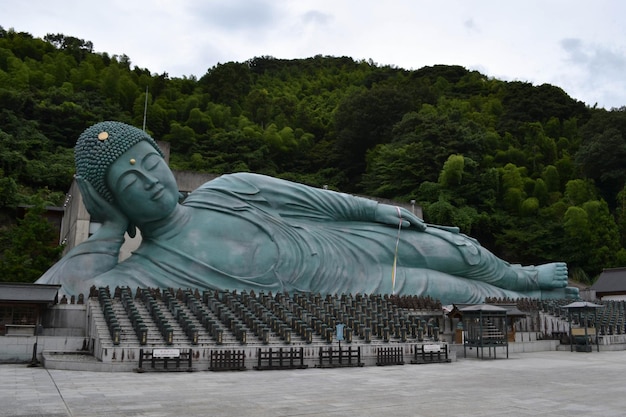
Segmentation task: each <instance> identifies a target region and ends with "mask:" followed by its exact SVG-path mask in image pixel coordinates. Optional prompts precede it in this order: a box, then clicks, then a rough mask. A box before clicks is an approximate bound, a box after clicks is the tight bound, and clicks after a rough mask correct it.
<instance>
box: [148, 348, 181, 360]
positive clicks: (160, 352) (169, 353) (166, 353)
mask: <svg viewBox="0 0 626 417" xmlns="http://www.w3.org/2000/svg"><path fill="white" fill-rule="evenodd" d="M179 356H180V349H152V357H153V358H178V357H179Z"/></svg>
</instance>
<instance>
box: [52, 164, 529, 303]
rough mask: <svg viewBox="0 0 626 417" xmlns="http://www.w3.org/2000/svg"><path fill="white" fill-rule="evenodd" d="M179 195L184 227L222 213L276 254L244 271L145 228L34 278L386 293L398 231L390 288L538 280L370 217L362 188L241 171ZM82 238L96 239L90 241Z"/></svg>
mask: <svg viewBox="0 0 626 417" xmlns="http://www.w3.org/2000/svg"><path fill="white" fill-rule="evenodd" d="M182 204H183V205H184V206H187V207H190V208H193V210H192V213H193V216H192V218H191V220H190V222H189V223H188V224H187V225H186V226H183V227H188V228H190V230H193V224H194V222H195V221H196V220H195V219H196V217H198V216H201V218H200V219H199V221H200V222H210V221H211V217H212V213H221V216H220V219H221V221H224V219H227V221H228V222H229V223H232V227H233V229H235V228H237V225H239V224H242V223H241V222H247V223H248V224H249V223H251V224H253V225H255V226H256V228H258V230H259V233H261V235H264V236H265V238H266V240H267V244H268V245H275V247H276V249H277V251H276V255H275V259H272V260H270V262H265V263H263V265H270V266H269V267H263V268H261V269H260V270H254V266H253V265H252V270H251V272H250V273H247V274H245V275H242V274H238V273H236V272H233V270H236V268H232V270H229V269H230V268H228V265H226V266H224V265H221V267H217V266H216V265H213V264H211V262H210V261H208V260H207V259H206V258H203V257H202V256H198V254H195V253H190V252H187V251H184V250H180V249H179V248H177V247H175V246H174V245H172V244H171V242H170V241H168V240H167V239H151V238H150V237H147V238H144V239H143V241H142V244H141V245H140V247H139V248H138V249H137V250H136V251H135V252H133V254H132V256H131V257H130V258H128V259H127V260H125V261H123V262H121V263H119V264H117V265H116V266H115V267H114V268H113V269H112V270H110V271H108V272H106V273H105V274H103V275H99V276H95V277H85V279H84V280H81V281H77V280H71V279H68V280H67V284H64V283H63V282H62V281H63V280H62V278H61V277H62V276H63V274H64V273H66V275H67V272H68V269H66V268H72V263H73V262H72V261H71V259H68V260H66V258H64V259H63V260H61V261H60V262H59V265H57V266H55V267H53V270H55V269H56V271H53V270H51V271H49V273H48V274H47V277H46V275H44V277H42V279H40V282H42V283H62V284H63V285H64V287H68V288H65V291H66V292H68V290H69V291H75V292H76V291H78V292H86V291H87V290H88V289H89V287H91V285H96V286H102V285H109V286H113V287H114V286H117V285H119V286H129V287H131V288H135V287H138V286H139V287H161V288H163V287H173V288H213V289H229V290H254V291H257V292H258V291H273V292H276V291H288V292H295V291H306V292H309V291H310V292H319V293H348V292H350V293H367V294H371V293H391V292H392V266H393V260H394V255H396V241H397V239H398V236H399V241H398V252H397V255H398V264H397V271H396V283H395V288H394V289H395V292H396V293H397V294H410V295H424V296H426V295H429V296H432V297H434V298H437V299H440V300H441V301H442V302H444V303H446V302H457V303H458V302H482V301H483V300H484V298H485V297H487V296H489V297H507V296H508V297H518V296H520V292H523V293H524V295H528V294H529V293H530V292H532V291H534V290H536V289H537V283H536V276H535V275H536V274H534V275H533V273H532V269H525V268H522V267H519V268H518V266H511V265H509V264H508V263H507V262H505V261H503V260H501V259H499V258H497V257H495V256H494V255H493V254H491V252H489V251H487V250H485V249H484V248H482V247H481V246H480V244H479V243H478V242H476V241H475V240H474V239H471V238H469V237H467V236H465V235H463V234H460V233H455V232H453V231H449V230H446V228H440V227H438V226H429V227H427V228H426V230H425V231H418V230H417V229H415V228H402V229H401V230H400V232H398V225H395V226H394V225H386V224H381V223H376V222H375V215H376V209H377V206H378V203H377V202H375V201H373V200H369V199H365V198H361V197H355V196H351V195H347V194H342V193H337V192H333V191H328V190H322V189H317V188H312V187H307V186H304V185H301V184H297V183H292V182H289V181H284V180H279V179H275V178H272V177H266V176H263V175H257V174H248V173H239V174H231V175H224V176H221V177H219V178H217V179H215V180H212V181H209V182H207V183H205V184H204V185H202V186H201V187H199V188H198V189H197V190H195V191H194V192H193V193H191V194H190V195H189V196H188V197H187V199H186V200H185V201H184V202H183V203H182ZM398 222H400V218H398ZM183 233H185V231H183ZM205 239H206V245H207V247H209V248H210V247H211V245H219V244H220V242H219V241H216V240H215V238H214V237H212V236H206V237H205ZM85 244H87V245H88V246H87V247H94V248H95V247H96V246H95V245H96V242H89V241H87V242H85V243H84V244H83V245H85ZM79 252H80V255H75V256H89V253H90V250H89V249H83V250H82V251H79ZM91 252H97V251H96V250H93V251H91ZM100 252H106V251H105V250H102V249H101V250H100ZM94 256H96V255H94ZM248 261H249V260H248V259H241V260H239V261H238V262H244V263H245V262H248ZM64 262H65V264H66V265H65V266H64V265H63V263H64ZM64 271H65V272H64ZM529 272H530V273H529ZM69 275H71V274H69ZM72 287H73V288H72Z"/></svg>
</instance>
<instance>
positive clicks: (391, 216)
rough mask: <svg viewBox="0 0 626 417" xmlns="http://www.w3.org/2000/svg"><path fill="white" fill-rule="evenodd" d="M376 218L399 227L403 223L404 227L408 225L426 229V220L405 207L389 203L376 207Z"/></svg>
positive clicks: (378, 220) (377, 220)
mask: <svg viewBox="0 0 626 417" xmlns="http://www.w3.org/2000/svg"><path fill="white" fill-rule="evenodd" d="M374 220H375V221H376V222H377V223H383V224H388V225H389V226H395V227H398V226H399V225H400V223H402V228H404V229H406V228H408V227H411V228H414V229H417V230H419V231H424V230H426V224H425V223H424V220H422V219H420V218H419V217H417V216H416V215H415V214H413V213H411V212H410V211H408V210H407V209H405V208H402V207H398V206H390V205H388V204H379V205H378V206H377V207H376V213H375V215H374Z"/></svg>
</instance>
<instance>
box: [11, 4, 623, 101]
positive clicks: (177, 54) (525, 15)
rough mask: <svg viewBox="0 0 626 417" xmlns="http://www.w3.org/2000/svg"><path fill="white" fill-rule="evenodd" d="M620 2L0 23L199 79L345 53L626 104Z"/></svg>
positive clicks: (49, 17) (139, 11) (112, 8)
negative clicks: (265, 59)
mask: <svg viewBox="0 0 626 417" xmlns="http://www.w3.org/2000/svg"><path fill="white" fill-rule="evenodd" d="M625 18H626V2H625V1H622V0H593V1H591V0H589V1H582V0H437V1H435V0H428V1H427V0H387V1H381V0H377V1H374V0H151V1H148V0H108V1H102V0H99V1H92V0H0V26H2V27H3V28H4V29H5V30H7V29H10V28H13V29H15V30H16V31H18V32H28V33H30V34H32V35H33V36H35V37H40V38H43V37H44V36H45V35H46V34H47V33H62V34H64V35H66V36H74V37H77V38H81V39H84V40H86V41H91V42H93V45H94V51H95V52H107V53H108V54H110V55H122V54H126V55H127V56H128V57H130V60H131V64H132V65H133V66H135V65H136V66H139V67H141V68H147V69H149V70H150V71H151V72H152V73H158V74H162V73H163V72H167V73H168V74H169V75H170V77H182V76H191V75H193V76H196V77H198V78H200V77H202V76H203V75H204V74H205V73H206V71H207V70H208V69H209V68H211V67H213V66H215V65H217V64H218V63H225V62H230V61H235V62H243V61H246V60H248V59H250V58H254V57H257V56H266V55H268V56H273V57H276V58H285V59H294V58H308V57H312V56H315V55H319V54H321V55H329V56H349V57H351V58H354V59H355V60H361V59H365V60H369V59H371V60H373V61H374V62H376V63H377V64H379V65H392V66H396V67H400V68H405V69H409V70H411V69H419V68H421V67H424V66H430V65H437V64H446V65H461V66H464V67H465V68H468V69H471V70H477V71H480V72H481V73H483V74H485V75H487V76H489V77H494V78H497V79H501V80H506V81H512V80H517V81H526V82H531V83H532V84H534V85H541V84H543V83H549V84H553V85H556V86H558V87H561V88H562V89H563V90H565V92H566V93H567V94H569V95H570V96H571V97H573V98H575V99H577V100H581V101H583V102H585V103H586V104H587V105H589V106H594V105H597V106H598V107H604V108H607V109H611V108H613V107H615V108H619V107H623V106H626V75H625V74H626V24H624V19H625Z"/></svg>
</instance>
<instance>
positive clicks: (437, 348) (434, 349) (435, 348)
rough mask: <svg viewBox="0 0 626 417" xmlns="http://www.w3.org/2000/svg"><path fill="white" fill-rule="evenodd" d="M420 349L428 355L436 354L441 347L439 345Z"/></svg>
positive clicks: (425, 346)
mask: <svg viewBox="0 0 626 417" xmlns="http://www.w3.org/2000/svg"><path fill="white" fill-rule="evenodd" d="M422 349H424V352H426V353H430V352H434V353H437V352H439V351H440V350H441V346H439V345H424V346H422Z"/></svg>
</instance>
